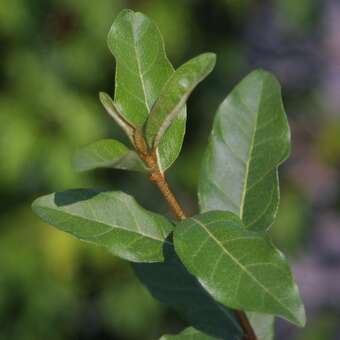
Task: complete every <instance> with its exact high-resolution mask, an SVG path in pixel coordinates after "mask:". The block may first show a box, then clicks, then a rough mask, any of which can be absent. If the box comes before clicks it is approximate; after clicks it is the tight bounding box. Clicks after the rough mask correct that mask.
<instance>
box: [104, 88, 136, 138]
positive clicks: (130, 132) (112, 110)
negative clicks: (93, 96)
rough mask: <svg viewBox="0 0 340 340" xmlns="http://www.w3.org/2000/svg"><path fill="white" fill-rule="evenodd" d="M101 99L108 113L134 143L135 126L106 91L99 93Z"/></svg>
mask: <svg viewBox="0 0 340 340" xmlns="http://www.w3.org/2000/svg"><path fill="white" fill-rule="evenodd" d="M99 99H100V101H101V103H102V104H103V106H104V108H105V110H106V111H107V113H108V114H109V115H110V116H111V117H112V118H113V119H114V120H115V121H116V123H117V124H118V125H119V126H120V127H121V128H122V129H123V130H124V131H125V133H126V134H127V136H128V137H129V138H130V141H131V142H132V144H134V132H135V128H134V126H133V125H131V123H129V122H128V121H127V120H126V119H125V118H124V116H123V115H122V113H121V112H120V111H119V109H118V108H117V106H116V104H115V103H114V102H113V100H112V98H111V97H110V96H109V95H108V94H107V93H105V92H100V93H99Z"/></svg>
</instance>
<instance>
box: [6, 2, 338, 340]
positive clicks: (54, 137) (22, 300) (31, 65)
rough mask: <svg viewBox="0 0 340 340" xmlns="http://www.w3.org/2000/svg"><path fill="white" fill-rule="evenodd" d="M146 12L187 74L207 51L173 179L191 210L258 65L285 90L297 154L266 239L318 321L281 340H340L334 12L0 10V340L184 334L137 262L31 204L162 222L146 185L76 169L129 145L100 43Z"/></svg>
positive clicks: (48, 5)
mask: <svg viewBox="0 0 340 340" xmlns="http://www.w3.org/2000/svg"><path fill="white" fill-rule="evenodd" d="M126 7H128V8H131V9H134V10H140V11H143V12H145V13H146V14H148V15H149V16H151V17H152V18H153V19H154V20H155V21H156V22H157V23H158V25H159V26H160V29H161V31H162V33H163V35H164V38H165V42H166V48H167V52H168V55H169V57H170V59H171V61H172V62H173V64H174V65H175V66H176V67H177V66H179V65H180V64H181V63H182V62H184V61H185V60H187V59H189V58H190V57H193V56H195V55H196V54H198V53H201V52H204V51H214V52H216V53H217V54H218V62H217V66H216V69H215V71H214V72H213V74H212V75H211V76H209V78H208V79H207V80H206V81H205V82H204V83H203V84H202V85H200V86H199V88H198V89H197V90H196V91H195V93H194V94H193V95H192V97H191V98H190V100H189V108H188V115H189V118H188V131H187V134H186V139H185V144H184V147H183V152H182V154H181V156H180V158H179V159H178V161H177V162H176V164H175V165H174V166H173V167H172V168H171V169H170V171H169V174H168V176H169V180H170V182H171V183H172V185H173V188H174V191H175V192H176V194H177V195H178V197H179V200H180V201H181V202H182V203H183V205H185V206H186V210H187V212H188V213H195V212H196V211H197V201H196V195H195V190H196V184H197V175H198V173H197V169H198V167H199V164H200V159H201V155H202V152H203V151H204V148H205V145H206V142H207V137H208V135H209V132H210V128H211V123H212V119H213V116H214V113H215V111H216V109H217V107H218V105H219V103H220V102H221V101H222V99H223V98H224V97H225V96H226V95H227V94H228V92H229V91H230V89H231V88H232V87H233V86H234V85H235V84H236V83H237V82H238V81H239V80H240V79H241V78H242V77H243V76H245V75H246V74H247V72H249V71H250V70H252V69H254V68H256V67H262V68H265V69H268V70H271V71H272V72H274V73H275V75H276V76H277V77H278V78H279V79H280V81H281V83H282V85H283V95H284V101H285V104H286V110H287V112H288V116H289V120H290V124H291V128H292V141H293V153H292V156H291V158H290V160H289V161H288V162H286V163H285V165H284V166H283V167H281V171H280V175H281V195H282V199H281V206H280V211H279V216H278V220H277V223H276V224H275V225H274V227H273V230H272V235H273V237H274V238H275V241H276V243H277V244H278V245H279V247H280V248H281V249H282V250H283V251H285V252H286V253H287V254H288V255H289V257H290V260H291V263H292V265H293V269H294V272H295V275H296V277H297V281H298V282H299V285H300V287H301V292H302V295H303V297H304V300H305V304H306V308H307V315H308V323H307V327H306V328H305V329H297V328H295V327H294V326H291V325H289V324H288V323H286V322H284V321H281V320H278V321H277V324H276V325H277V327H276V328H277V336H276V339H297V340H319V339H320V340H325V339H326V340H328V339H340V326H339V318H340V218H339V215H340V211H339V203H340V190H339V165H340V1H337V0H298V1H297V0H272V1H260V0H258V1H255V0H237V1H236V0H210V1H209V0H207V1H201V0H183V1H180V0H140V1H137V0H135V1H128V0H100V1H93V0H58V1H57V0H1V1H0V129H1V133H0V157H1V158H0V188H1V190H0V202H1V204H0V340H11V339H15V340H31V339H32V340H36V339H37V340H40V339H49V340H59V339H65V340H68V339H91V340H92V339H104V340H105V339H112V340H113V339H120V340H141V339H142V340H144V339H150V340H152V339H157V338H158V337H159V335H161V334H162V333H165V332H176V331H178V330H180V329H181V328H182V327H184V326H185V323H184V322H183V321H182V320H181V319H180V318H179V317H178V316H177V315H176V314H175V313H174V312H172V311H171V310H168V309H167V308H165V307H163V306H161V305H159V304H158V303H157V302H156V301H154V300H153V299H152V298H151V297H150V295H149V294H148V292H147V291H146V290H145V289H144V288H143V287H142V286H141V285H139V283H138V282H137V280H136V278H135V277H134V274H133V272H132V270H131V268H130V265H129V264H128V263H127V262H124V261H122V260H118V259H116V258H113V257H111V256H110V255H108V254H106V253H105V252H104V251H103V250H101V249H97V248H93V247H90V246H88V245H86V244H83V243H81V242H79V241H76V240H73V239H72V238H70V237H69V236H67V235H65V234H63V233H61V232H58V231H57V230H55V229H53V228H52V227H49V226H46V225H44V224H43V223H42V222H41V221H40V220H39V219H38V218H36V217H35V216H34V215H33V213H32V212H31V210H30V202H31V201H32V200H33V199H34V198H36V197H37V196H39V195H41V194H44V193H49V192H52V191H61V190H64V189H67V188H76V187H107V188H112V189H119V190H124V191H126V192H128V193H130V194H133V195H134V196H136V197H137V199H138V200H139V202H140V203H141V204H142V205H144V206H145V207H147V208H149V209H153V210H155V211H159V212H162V213H165V214H168V208H167V206H166V205H165V203H164V202H163V201H162V199H161V196H160V194H159V193H158V191H157V190H156V188H155V187H153V185H152V184H151V183H149V182H148V180H147V178H145V177H143V176H142V175H139V174H131V173H123V172H119V171H114V170H112V171H109V170H108V171H106V170H105V171H104V170H101V171H97V172H92V173H86V174H77V173H75V172H74V171H73V170H72V168H71V165H70V158H71V156H72V153H73V152H74V150H75V149H76V148H78V147H79V146H82V145H84V144H87V143H90V142H92V141H95V140H96V139H100V138H103V137H116V138H120V139H121V140H124V141H126V139H125V137H124V136H123V135H122V133H121V132H120V131H119V129H118V128H116V127H115V124H114V122H113V121H112V120H111V119H110V118H109V117H108V116H107V115H106V114H105V113H104V110H103V109H102V108H101V106H100V104H99V101H98V92H99V91H100V90H105V91H108V92H110V93H113V88H114V60H113V57H112V56H111V55H110V53H109V51H108V49H107V47H106V35H107V32H108V30H109V28H110V25H111V23H112V21H113V19H114V18H115V16H116V14H117V13H118V11H119V10H120V9H122V8H126Z"/></svg>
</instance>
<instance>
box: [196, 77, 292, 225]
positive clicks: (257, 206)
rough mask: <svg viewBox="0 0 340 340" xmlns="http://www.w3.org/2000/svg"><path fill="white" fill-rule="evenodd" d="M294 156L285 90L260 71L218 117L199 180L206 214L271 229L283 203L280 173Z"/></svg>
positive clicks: (240, 87) (243, 84)
mask: <svg viewBox="0 0 340 340" xmlns="http://www.w3.org/2000/svg"><path fill="white" fill-rule="evenodd" d="M289 152H290V132H289V126H288V122H287V118H286V115H285V112H284V108H283V104H282V100H281V90H280V85H279V83H278V81H277V80H276V79H275V78H274V77H273V76H272V75H271V74H269V73H267V72H265V71H262V70H257V71H254V72H252V73H251V74H250V75H248V76H247V77H246V78H245V79H243V80H242V81H241V83H240V84H239V85H237V86H236V88H235V89H234V90H233V91H232V92H231V94H230V95H229V96H228V97H227V99H226V100H225V101H224V102H223V103H222V105H221V106H220V107H219V109H218V111H217V115H216V117H215V121H214V125H213V129H212V133H211V137H210V141H209V146H208V149H207V152H206V154H205V157H204V160H203V164H202V169H201V175H200V180H199V201H200V207H201V211H202V212H204V211H209V210H226V211H231V212H233V213H235V214H237V215H238V216H239V217H240V218H241V220H242V221H243V223H244V225H245V226H246V227H247V228H250V229H253V230H266V229H268V228H269V227H270V225H271V224H272V223H273V221H274V218H275V215H276V212H277V208H278V202H279V189H278V174H277V167H278V166H279V165H280V164H281V163H282V162H283V161H284V160H285V159H286V158H287V157H288V155H289Z"/></svg>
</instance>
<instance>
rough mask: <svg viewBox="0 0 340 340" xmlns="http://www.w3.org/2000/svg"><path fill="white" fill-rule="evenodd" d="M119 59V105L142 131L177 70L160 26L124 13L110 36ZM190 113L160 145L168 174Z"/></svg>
mask: <svg viewBox="0 0 340 340" xmlns="http://www.w3.org/2000/svg"><path fill="white" fill-rule="evenodd" d="M108 46H109V48H110V50H111V52H112V54H113V55H114V57H115V59H116V83H115V105H116V108H117V110H119V112H121V114H122V115H123V116H124V117H125V119H126V121H127V122H129V123H130V124H131V125H132V126H134V127H139V128H141V127H142V126H143V125H144V123H145V121H146V119H147V118H148V115H149V113H150V110H151V108H152V106H153V105H154V103H155V101H156V100H157V98H158V96H159V94H160V92H161V89H162V88H163V86H164V84H165V83H166V81H167V80H168V79H169V78H170V76H171V75H172V74H173V72H174V70H173V67H172V65H171V64H170V62H169V60H168V59H167V57H166V54H165V49H164V43H163V39H162V36H161V34H160V32H159V29H158V27H157V26H156V25H155V24H154V23H153V22H152V21H151V20H150V19H149V18H148V17H146V16H145V15H144V14H142V13H138V12H137V13H135V12H133V11H131V10H123V11H122V12H120V14H119V15H118V16H117V18H116V20H115V21H114V23H113V25H112V27H111V30H110V32H109V35H108ZM185 121H186V110H183V111H182V112H181V114H179V115H178V117H177V118H176V121H175V122H174V124H172V126H171V128H169V130H168V131H167V133H166V134H165V135H164V139H163V141H162V143H161V144H160V146H159V158H160V167H161V170H162V171H165V170H166V169H167V168H168V167H170V166H171V164H172V163H173V162H174V161H175V159H176V158H177V156H178V154H179V152H180V150H181V147H182V143H183V138H184V133H185Z"/></svg>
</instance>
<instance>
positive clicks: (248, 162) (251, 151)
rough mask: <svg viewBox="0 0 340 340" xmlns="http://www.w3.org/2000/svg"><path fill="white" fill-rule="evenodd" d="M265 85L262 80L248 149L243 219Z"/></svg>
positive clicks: (241, 214)
mask: <svg viewBox="0 0 340 340" xmlns="http://www.w3.org/2000/svg"><path fill="white" fill-rule="evenodd" d="M263 86H264V83H263V81H262V83H261V90H260V93H261V97H260V100H259V104H258V107H257V110H256V119H255V124H254V130H253V133H252V136H251V142H250V147H249V151H248V159H247V161H246V171H245V180H244V184H243V190H242V196H241V203H240V219H241V220H243V215H244V204H245V199H246V193H247V186H248V179H249V169H250V163H251V161H252V154H253V150H254V144H255V143H254V142H255V136H256V132H257V124H258V119H259V111H260V107H261V102H262V97H263Z"/></svg>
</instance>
